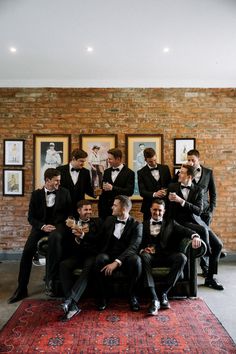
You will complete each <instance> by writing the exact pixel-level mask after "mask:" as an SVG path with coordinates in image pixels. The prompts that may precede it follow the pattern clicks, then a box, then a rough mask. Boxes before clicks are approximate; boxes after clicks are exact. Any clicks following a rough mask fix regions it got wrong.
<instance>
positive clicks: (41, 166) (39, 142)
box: [34, 135, 70, 189]
mask: <svg viewBox="0 0 236 354" xmlns="http://www.w3.org/2000/svg"><path fill="white" fill-rule="evenodd" d="M69 154H70V135H34V186H35V189H36V188H42V186H43V184H44V178H43V176H44V172H45V170H46V169H47V168H50V167H51V168H56V167H58V166H60V165H65V164H67V163H68V162H69Z"/></svg>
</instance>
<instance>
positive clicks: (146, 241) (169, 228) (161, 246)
mask: <svg viewBox="0 0 236 354" xmlns="http://www.w3.org/2000/svg"><path fill="white" fill-rule="evenodd" d="M193 233H194V231H192V230H190V229H189V228H187V227H185V226H182V225H180V224H179V223H177V222H176V221H175V220H173V219H164V220H163V223H162V225H161V229H160V233H159V234H158V235H157V236H156V237H153V236H152V235H151V234H150V220H145V221H144V222H143V239H142V243H141V247H140V248H141V249H144V248H145V247H147V246H148V245H150V244H153V245H155V248H156V252H158V251H167V252H168V251H178V248H179V243H180V241H181V240H182V239H183V238H189V239H191V236H192V234H193Z"/></svg>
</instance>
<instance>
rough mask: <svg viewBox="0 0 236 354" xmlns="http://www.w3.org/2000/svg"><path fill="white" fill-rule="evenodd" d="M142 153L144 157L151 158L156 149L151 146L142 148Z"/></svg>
mask: <svg viewBox="0 0 236 354" xmlns="http://www.w3.org/2000/svg"><path fill="white" fill-rule="evenodd" d="M143 155H144V158H145V159H151V158H152V157H153V156H155V155H156V151H155V150H154V149H153V148H146V149H144V150H143Z"/></svg>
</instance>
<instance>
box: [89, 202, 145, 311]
mask: <svg viewBox="0 0 236 354" xmlns="http://www.w3.org/2000/svg"><path fill="white" fill-rule="evenodd" d="M131 208H132V203H131V201H130V199H129V198H128V197H127V196H125V195H118V196H116V197H115V199H114V202H113V206H112V216H110V217H108V218H107V219H106V221H105V222H104V225H103V228H102V230H101V235H100V236H101V237H100V242H101V253H100V254H99V255H98V256H97V258H96V263H95V275H96V279H97V282H98V284H97V292H98V294H97V295H98V310H99V311H102V310H105V308H106V306H107V305H106V298H107V295H108V294H107V287H106V285H107V279H108V278H109V277H110V276H111V275H112V274H113V273H114V272H115V271H116V270H117V269H120V270H121V271H122V272H124V273H125V274H127V275H128V277H129V301H130V307H131V310H132V311H138V310H139V309H140V306H139V303H138V300H137V297H136V284H137V281H138V279H139V278H140V276H141V272H142V266H141V259H140V257H139V256H138V254H137V252H138V249H139V246H140V243H141V241H142V225H141V224H140V223H139V222H138V221H136V220H134V219H133V218H132V217H131V216H130V215H129V212H130V210H131Z"/></svg>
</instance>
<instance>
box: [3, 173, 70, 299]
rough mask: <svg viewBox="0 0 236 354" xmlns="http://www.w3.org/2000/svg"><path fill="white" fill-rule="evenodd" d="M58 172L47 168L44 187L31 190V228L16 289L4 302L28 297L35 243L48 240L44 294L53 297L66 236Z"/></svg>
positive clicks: (66, 204) (66, 198)
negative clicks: (44, 238)
mask: <svg viewBox="0 0 236 354" xmlns="http://www.w3.org/2000/svg"><path fill="white" fill-rule="evenodd" d="M60 180H61V176H60V172H59V171H58V170H56V169H55V168H48V169H47V170H46V171H45V173H44V181H45V184H44V187H43V188H42V189H37V190H35V191H33V193H32V196H31V200H30V204H29V213H28V221H29V223H30V224H31V226H32V229H31V232H30V235H29V237H28V240H27V241H26V244H25V247H24V250H23V253H22V257H21V262H20V271H19V276H18V288H17V289H16V291H15V293H14V294H13V295H12V297H11V298H10V299H9V300H8V303H10V304H11V303H14V302H17V301H19V300H22V299H23V298H25V297H27V296H28V291H27V286H28V283H29V278H30V272H31V267H32V259H33V256H34V254H35V252H36V250H37V243H38V241H39V240H40V239H41V238H42V237H45V236H47V237H48V252H47V262H46V282H47V289H48V295H51V296H53V294H54V293H55V291H56V289H55V286H56V284H55V283H56V281H57V280H58V270H59V269H58V267H59V262H60V261H61V259H62V256H63V241H64V239H65V236H66V232H67V230H66V225H65V220H66V218H67V217H68V215H70V211H71V198H70V194H69V192H68V190H67V189H65V188H59V186H60Z"/></svg>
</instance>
